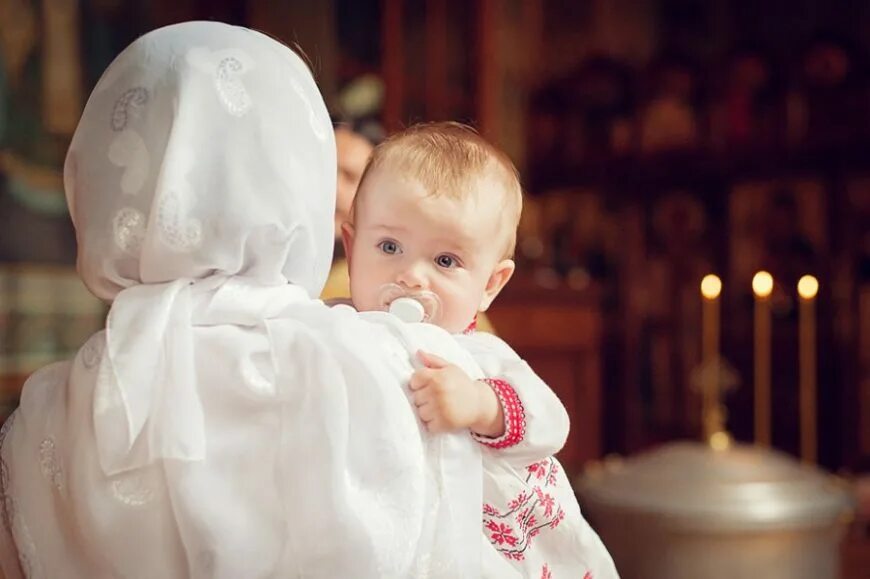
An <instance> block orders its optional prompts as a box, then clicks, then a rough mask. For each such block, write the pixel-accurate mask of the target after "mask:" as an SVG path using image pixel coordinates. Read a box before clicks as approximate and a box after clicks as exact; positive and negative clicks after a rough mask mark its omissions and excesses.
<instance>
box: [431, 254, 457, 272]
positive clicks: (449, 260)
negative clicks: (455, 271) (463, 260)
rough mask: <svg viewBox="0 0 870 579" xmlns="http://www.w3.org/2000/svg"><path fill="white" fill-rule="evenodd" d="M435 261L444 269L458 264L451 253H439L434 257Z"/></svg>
mask: <svg viewBox="0 0 870 579" xmlns="http://www.w3.org/2000/svg"><path fill="white" fill-rule="evenodd" d="M435 263H437V264H438V266H439V267H443V268H444V269H450V268H451V267H456V266H457V265H458V263H457V260H456V258H455V257H453V256H452V255H439V256H438V257H436V258H435Z"/></svg>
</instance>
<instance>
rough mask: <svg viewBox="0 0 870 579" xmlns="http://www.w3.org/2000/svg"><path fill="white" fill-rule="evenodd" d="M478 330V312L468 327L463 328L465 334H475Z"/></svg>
mask: <svg viewBox="0 0 870 579" xmlns="http://www.w3.org/2000/svg"><path fill="white" fill-rule="evenodd" d="M476 331H477V314H474V319H473V320H471V323H470V324H468V327H467V328H465V329H464V330H462V333H463V334H466V335H467V334H473V333H474V332H476Z"/></svg>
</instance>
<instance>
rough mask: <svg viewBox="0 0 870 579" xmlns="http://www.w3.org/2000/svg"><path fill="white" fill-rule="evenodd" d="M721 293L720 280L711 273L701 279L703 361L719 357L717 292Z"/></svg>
mask: <svg viewBox="0 0 870 579" xmlns="http://www.w3.org/2000/svg"><path fill="white" fill-rule="evenodd" d="M720 293H722V280H720V279H719V277H718V276H715V275H713V274H709V275H705V276H704V279H702V280H701V296H702V297H703V298H704V309H703V311H702V313H701V328H702V329H701V331H702V332H703V337H702V349H703V352H702V355H703V361H704V362H710V361H711V360H715V359H716V358H718V357H719V294H720Z"/></svg>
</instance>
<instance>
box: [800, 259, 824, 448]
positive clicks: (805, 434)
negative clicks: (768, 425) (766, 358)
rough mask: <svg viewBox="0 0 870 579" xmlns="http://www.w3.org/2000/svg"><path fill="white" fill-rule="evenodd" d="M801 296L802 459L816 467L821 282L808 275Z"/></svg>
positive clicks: (803, 281)
mask: <svg viewBox="0 0 870 579" xmlns="http://www.w3.org/2000/svg"><path fill="white" fill-rule="evenodd" d="M797 291H798V295H799V296H800V309H799V312H798V316H799V320H798V324H799V329H798V332H799V350H798V359H799V362H798V363H799V364H800V405H801V458H802V459H803V460H804V462H807V463H815V462H816V460H817V458H818V442H817V434H816V295H817V294H818V293H819V280H817V279H816V278H814V277H813V276H811V275H805V276H803V277H802V278H800V279H799V280H798V284H797Z"/></svg>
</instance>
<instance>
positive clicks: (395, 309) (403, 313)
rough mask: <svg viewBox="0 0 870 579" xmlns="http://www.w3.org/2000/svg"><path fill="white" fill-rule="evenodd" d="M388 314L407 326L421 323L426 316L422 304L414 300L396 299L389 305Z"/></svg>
mask: <svg viewBox="0 0 870 579" xmlns="http://www.w3.org/2000/svg"><path fill="white" fill-rule="evenodd" d="M389 311H390V313H391V314H393V315H394V316H396V317H397V318H399V319H400V320H402V321H403V322H407V323H409V324H416V323H418V322H422V321H423V318H424V317H425V316H426V310H425V309H424V308H423V304H421V303H420V302H418V301H417V300H415V299H414V298H396V299H394V300H393V301H392V302H391V303H390V310H389Z"/></svg>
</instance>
